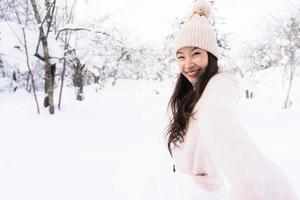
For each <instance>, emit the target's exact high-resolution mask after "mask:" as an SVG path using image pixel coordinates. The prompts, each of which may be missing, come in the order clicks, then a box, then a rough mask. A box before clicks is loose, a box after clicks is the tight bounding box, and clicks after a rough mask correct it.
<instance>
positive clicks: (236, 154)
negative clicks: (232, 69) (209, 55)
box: [195, 74, 296, 200]
mask: <svg viewBox="0 0 300 200" xmlns="http://www.w3.org/2000/svg"><path fill="white" fill-rule="evenodd" d="M239 92H240V90H239V86H238V83H237V81H236V80H235V77H234V76H233V75H231V74H229V75H220V74H217V75H215V76H214V77H212V78H211V79H210V81H209V82H208V84H207V86H206V88H205V91H204V92H203V94H202V97H201V98H200V100H199V101H198V102H197V104H196V107H195V108H197V112H196V114H195V117H196V126H197V130H198V131H199V134H200V137H199V138H200V139H201V140H203V142H204V144H205V145H206V146H207V149H208V152H209V156H210V157H211V158H212V161H213V162H214V164H215V167H216V169H217V170H218V171H219V172H220V173H221V174H222V175H223V177H224V179H225V181H226V182H227V183H228V184H229V187H230V188H229V197H230V198H229V199H230V200H241V199H243V200H271V199H276V200H295V199H296V197H295V196H294V193H293V191H292V189H291V187H290V186H289V185H288V181H287V179H286V177H285V176H284V174H283V173H282V172H281V171H280V170H279V169H278V168H277V167H276V166H275V165H274V164H273V163H271V162H270V161H268V160H267V159H266V158H265V157H264V156H263V155H262V154H261V152H260V151H259V150H258V148H257V147H256V145H255V143H254V141H253V140H252V138H251V137H250V136H249V134H248V133H247V131H246V130H245V129H244V128H243V127H242V126H241V123H240V122H239V120H238V105H239Z"/></svg>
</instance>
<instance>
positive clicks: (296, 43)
mask: <svg viewBox="0 0 300 200" xmlns="http://www.w3.org/2000/svg"><path fill="white" fill-rule="evenodd" d="M276 22H277V25H276V29H277V33H276V37H278V38H279V40H278V44H277V45H278V49H279V50H280V52H281V54H282V55H281V57H282V58H283V59H282V64H283V66H284V72H285V73H284V79H286V80H287V82H288V84H287V91H286V95H285V100H284V104H283V108H284V109H286V108H288V107H290V106H291V105H292V100H291V97H290V93H291V90H292V87H293V81H294V78H295V75H296V73H295V72H296V68H297V66H298V64H299V63H297V61H298V62H299V60H298V59H299V58H297V57H296V55H297V54H296V52H297V51H299V49H300V18H299V17H297V16H291V17H290V18H289V19H288V20H286V21H282V20H278V19H277V20H276Z"/></svg>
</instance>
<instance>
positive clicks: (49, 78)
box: [30, 0, 56, 114]
mask: <svg viewBox="0 0 300 200" xmlns="http://www.w3.org/2000/svg"><path fill="white" fill-rule="evenodd" d="M30 2H31V5H32V8H33V12H34V16H35V20H36V22H37V25H38V28H39V42H38V45H37V49H36V54H35V56H36V57H38V58H39V59H41V60H43V61H44V63H45V93H46V97H45V98H44V106H45V107H48V106H49V112H50V114H54V100H53V90H54V80H55V79H54V78H55V70H56V65H55V64H51V63H50V56H49V47H48V40H47V39H48V34H49V32H50V28H51V24H52V20H53V13H54V10H55V3H56V0H53V2H51V3H50V1H49V0H45V1H44V4H45V10H46V14H45V17H44V19H43V20H42V18H41V15H40V12H39V9H38V6H37V3H36V0H30ZM45 22H46V24H45ZM40 42H41V43H42V46H43V56H41V55H40V54H39V45H40Z"/></svg>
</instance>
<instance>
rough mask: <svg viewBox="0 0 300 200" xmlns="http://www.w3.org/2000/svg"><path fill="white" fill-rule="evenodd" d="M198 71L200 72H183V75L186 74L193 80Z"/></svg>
mask: <svg viewBox="0 0 300 200" xmlns="http://www.w3.org/2000/svg"><path fill="white" fill-rule="evenodd" d="M199 71H200V69H196V70H192V71H188V72H185V73H186V74H187V75H188V76H189V77H191V78H195V77H197V75H198V73H199Z"/></svg>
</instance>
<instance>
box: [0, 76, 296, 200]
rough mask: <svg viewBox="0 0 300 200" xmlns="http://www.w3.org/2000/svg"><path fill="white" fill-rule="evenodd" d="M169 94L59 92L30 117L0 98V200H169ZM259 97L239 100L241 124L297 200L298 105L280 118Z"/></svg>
mask: <svg viewBox="0 0 300 200" xmlns="http://www.w3.org/2000/svg"><path fill="white" fill-rule="evenodd" d="M56 92H57V94H56V97H55V99H58V98H57V97H58V91H56ZM170 93H171V87H170V86H166V85H165V84H164V85H163V84H160V83H152V82H146V81H139V82H137V81H120V82H117V85H116V86H115V87H108V88H106V89H104V90H102V91H100V92H95V90H94V88H93V87H88V88H85V100H84V101H83V102H78V101H76V100H75V94H74V90H73V89H65V91H64V96H63V105H62V110H61V111H58V110H56V113H55V115H52V116H51V115H49V114H48V112H47V110H45V109H42V113H41V114H40V115H37V114H36V110H35V104H34V99H33V96H32V95H31V94H28V93H27V92H25V91H17V92H16V93H15V94H9V93H0V124H1V125H0V199H2V200H20V199H22V200H41V199H42V200H69V199H70V200H93V199H97V200H98V199H106V200H119V199H123V200H127V199H128V200H150V199H151V200H171V199H174V198H175V197H174V196H175V195H176V192H175V190H176V183H175V178H174V176H173V173H172V160H171V159H170V157H169V155H168V152H167V150H166V148H165V146H164V140H163V133H164V132H163V131H164V128H165V126H166V123H167V114H166V106H167V102H168V98H169V95H170ZM259 94H265V93H264V92H261V93H258V97H257V98H256V99H255V100H252V101H249V100H246V99H241V105H240V107H241V109H240V111H241V117H242V123H243V124H244V125H245V127H246V128H247V129H248V130H249V132H250V133H251V135H252V136H253V138H254V139H255V141H256V142H257V144H258V146H259V148H260V149H261V150H262V151H263V153H264V154H265V155H267V156H268V157H269V158H270V159H272V160H273V161H274V162H276V163H277V164H278V165H279V166H280V167H281V168H282V169H283V170H284V171H285V172H286V174H287V175H288V176H289V178H290V180H291V182H292V184H293V187H294V188H295V189H296V190H297V193H298V195H299V197H300V170H299V169H300V145H299V144H300V135H299V130H300V125H299V122H298V120H299V119H298V118H299V114H300V104H299V103H298V105H297V103H295V106H293V107H292V108H290V109H288V110H281V109H280V107H278V105H277V103H278V101H279V100H278V99H276V98H275V96H274V94H271V95H269V96H268V98H263V97H264V96H263V95H262V96H259ZM38 95H39V100H40V104H41V102H42V94H41V93H39V94H38ZM272 95H273V96H272ZM299 97H300V96H298V97H295V98H297V99H298V102H299V100H300V98H299ZM295 102H297V101H295ZM265 144H267V145H265Z"/></svg>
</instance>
